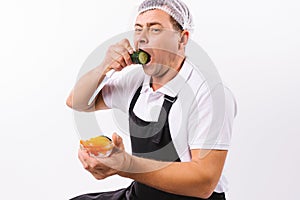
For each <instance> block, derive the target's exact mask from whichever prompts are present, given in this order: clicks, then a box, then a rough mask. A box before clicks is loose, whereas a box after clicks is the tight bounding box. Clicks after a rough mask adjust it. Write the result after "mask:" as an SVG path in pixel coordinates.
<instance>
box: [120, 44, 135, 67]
mask: <svg viewBox="0 0 300 200" xmlns="http://www.w3.org/2000/svg"><path fill="white" fill-rule="evenodd" d="M118 44H120V45H121V46H122V47H123V48H124V50H125V52H123V53H122V55H123V57H124V60H125V62H126V63H127V65H131V64H132V60H131V58H130V54H133V52H134V49H133V48H132V46H131V45H130V42H129V40H128V39H123V40H121V41H120V42H119V43H118Z"/></svg>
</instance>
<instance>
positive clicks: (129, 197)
mask: <svg viewBox="0 0 300 200" xmlns="http://www.w3.org/2000/svg"><path fill="white" fill-rule="evenodd" d="M141 185H143V184H141ZM141 185H139V187H141ZM142 187H143V186H142ZM146 187H148V186H146ZM153 189H154V188H153ZM154 190H156V189H154ZM157 191H158V190H157ZM159 192H162V193H164V192H163V191H159ZM156 196H157V194H156ZM174 198H175V199H181V200H194V199H197V200H204V199H201V198H195V197H186V196H180V195H176V196H175V197H174ZM174 198H173V197H172V195H171V196H167V197H166V196H165V195H162V196H161V198H159V199H158V198H156V199H155V198H153V196H151V194H145V195H143V194H138V193H137V190H136V182H135V181H134V182H132V184H131V185H130V186H129V187H127V188H123V189H120V190H116V191H110V192H100V193H90V194H84V195H80V196H78V197H75V198H72V199H70V200H173V199H174ZM207 200H226V198H225V193H216V192H214V193H213V194H212V195H211V196H210V197H209V198H208V199H207Z"/></svg>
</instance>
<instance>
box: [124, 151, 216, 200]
mask: <svg viewBox="0 0 300 200" xmlns="http://www.w3.org/2000/svg"><path fill="white" fill-rule="evenodd" d="M118 174H119V175H120V176H123V177H127V178H131V179H134V180H136V181H138V182H141V183H144V184H146V185H149V186H151V187H154V188H157V189H159V190H163V191H166V192H169V193H175V194H179V195H186V196H195V197H200V198H208V197H209V196H210V194H211V193H212V191H213V189H214V187H215V186H214V185H213V184H212V182H211V179H210V176H209V173H208V172H206V171H205V167H199V164H198V163H197V162H193V161H191V162H172V163H171V162H160V161H155V160H149V159H143V158H139V157H135V156H132V158H131V164H130V168H129V169H128V170H127V171H125V172H119V173H118Z"/></svg>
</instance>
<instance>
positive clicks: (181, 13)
mask: <svg viewBox="0 0 300 200" xmlns="http://www.w3.org/2000/svg"><path fill="white" fill-rule="evenodd" d="M152 9H160V10H163V11H164V12H166V13H168V14H169V15H170V16H172V17H173V18H174V19H175V20H176V21H177V22H178V23H179V24H180V25H181V26H182V28H183V30H188V31H193V26H194V25H193V20H192V15H191V13H190V11H189V9H188V7H187V6H186V5H185V4H184V3H183V2H182V1H180V0H145V1H144V2H143V3H142V4H141V5H140V6H139V9H138V14H140V13H142V12H145V11H148V10H152Z"/></svg>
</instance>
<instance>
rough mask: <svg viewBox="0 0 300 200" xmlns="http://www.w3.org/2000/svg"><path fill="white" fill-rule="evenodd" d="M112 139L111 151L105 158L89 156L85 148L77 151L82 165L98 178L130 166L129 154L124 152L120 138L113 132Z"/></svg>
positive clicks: (124, 169)
mask: <svg viewBox="0 0 300 200" xmlns="http://www.w3.org/2000/svg"><path fill="white" fill-rule="evenodd" d="M112 140H113V143H114V147H113V151H112V153H111V155H110V156H108V157H105V158H94V157H91V156H90V155H89V153H88V151H87V150H85V149H79V151H78V158H79V160H80V161H81V163H82V165H83V167H84V168H85V169H86V170H87V171H89V172H90V173H91V174H92V175H93V176H94V177H95V178H96V179H98V180H100V179H105V178H106V177H109V176H112V175H115V174H117V173H118V172H119V171H126V170H128V169H129V167H130V162H131V155H129V154H128V153H126V152H125V149H124V143H123V140H122V138H121V137H120V136H119V135H117V134H116V133H114V134H113V136H112Z"/></svg>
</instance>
